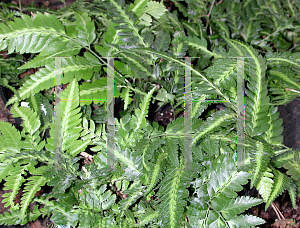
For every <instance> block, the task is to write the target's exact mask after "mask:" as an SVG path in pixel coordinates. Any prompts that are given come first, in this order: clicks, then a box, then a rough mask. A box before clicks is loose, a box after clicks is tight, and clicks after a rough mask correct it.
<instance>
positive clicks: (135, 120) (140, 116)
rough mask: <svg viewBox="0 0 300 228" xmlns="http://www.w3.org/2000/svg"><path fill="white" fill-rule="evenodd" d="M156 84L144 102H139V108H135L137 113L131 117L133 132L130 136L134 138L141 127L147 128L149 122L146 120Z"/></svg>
mask: <svg viewBox="0 0 300 228" xmlns="http://www.w3.org/2000/svg"><path fill="white" fill-rule="evenodd" d="M156 89H157V88H156V86H154V87H153V88H152V89H151V90H150V91H149V92H148V94H147V95H146V96H145V97H144V100H143V102H142V103H140V104H139V108H137V109H136V110H135V115H134V116H132V117H131V121H130V125H131V127H132V128H133V132H132V134H131V135H130V138H132V137H133V136H134V135H135V134H136V133H137V132H138V130H139V129H142V128H145V127H146V126H147V125H148V124H147V122H146V118H145V117H146V116H147V113H148V109H149V103H150V100H151V97H152V94H153V93H154V91H155V90H156Z"/></svg>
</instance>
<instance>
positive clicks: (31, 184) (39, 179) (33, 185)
mask: <svg viewBox="0 0 300 228" xmlns="http://www.w3.org/2000/svg"><path fill="white" fill-rule="evenodd" d="M46 169H47V166H42V167H39V168H37V169H33V170H30V173H31V174H34V175H35V176H31V177H29V178H28V179H27V180H28V182H27V183H26V184H25V185H26V186H25V188H24V191H23V195H22V198H21V203H22V209H21V217H22V220H24V219H25V214H26V212H27V210H28V208H27V207H28V205H29V204H30V203H31V201H32V199H33V198H34V195H35V193H36V192H37V191H39V190H40V189H41V187H42V186H44V185H45V184H46V183H47V181H48V180H47V178H45V177H43V176H41V175H42V174H43V172H44V171H45V170H46ZM37 175H39V176H37Z"/></svg>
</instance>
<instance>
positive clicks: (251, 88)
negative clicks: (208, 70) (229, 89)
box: [231, 40, 269, 136]
mask: <svg viewBox="0 0 300 228" xmlns="http://www.w3.org/2000/svg"><path fill="white" fill-rule="evenodd" d="M231 41H233V42H234V43H237V44H238V45H239V46H241V47H242V48H244V49H245V51H246V52H247V53H248V54H249V55H250V57H251V58H248V59H247V60H248V61H247V63H248V64H247V68H246V72H247V74H248V75H249V79H248V81H247V89H245V92H246V95H247V96H246V97H245V105H246V126H245V129H246V132H247V134H248V135H250V136H257V135H261V134H262V133H263V132H265V131H266V130H268V129H269V125H268V122H269V117H268V116H267V113H268V109H269V97H268V96H267V93H268V90H267V85H268V83H267V82H266V80H265V72H266V65H265V61H264V59H263V58H262V57H261V56H258V55H257V53H256V51H254V49H253V48H252V47H250V46H247V45H245V44H243V43H241V42H238V41H236V40H231ZM242 52H243V51H242Z"/></svg>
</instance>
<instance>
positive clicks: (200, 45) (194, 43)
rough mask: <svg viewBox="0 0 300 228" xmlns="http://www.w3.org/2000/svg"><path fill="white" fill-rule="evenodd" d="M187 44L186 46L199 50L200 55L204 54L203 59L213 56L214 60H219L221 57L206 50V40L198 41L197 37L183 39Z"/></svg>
mask: <svg viewBox="0 0 300 228" xmlns="http://www.w3.org/2000/svg"><path fill="white" fill-rule="evenodd" d="M184 40H186V41H187V42H188V45H189V46H191V47H193V48H195V49H197V50H199V51H200V52H201V53H204V56H203V57H204V58H210V57H211V56H214V57H216V58H218V57H219V58H220V57H221V56H220V55H218V54H217V53H214V52H211V51H209V50H208V49H207V41H206V39H204V38H202V39H199V38H198V37H195V36H193V37H185V39H184Z"/></svg>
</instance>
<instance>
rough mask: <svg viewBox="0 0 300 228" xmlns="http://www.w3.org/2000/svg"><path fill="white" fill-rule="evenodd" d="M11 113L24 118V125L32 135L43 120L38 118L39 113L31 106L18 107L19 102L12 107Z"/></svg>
mask: <svg viewBox="0 0 300 228" xmlns="http://www.w3.org/2000/svg"><path fill="white" fill-rule="evenodd" d="M11 113H12V114H13V116H14V117H21V118H22V120H23V123H22V126H23V127H24V130H25V131H26V132H28V133H29V134H30V135H31V136H33V135H34V133H35V132H36V131H37V130H38V129H39V127H40V126H41V121H40V120H39V119H38V118H37V113H36V112H35V111H33V110H30V109H29V108H25V107H18V106H17V104H14V106H12V107H11Z"/></svg>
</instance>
